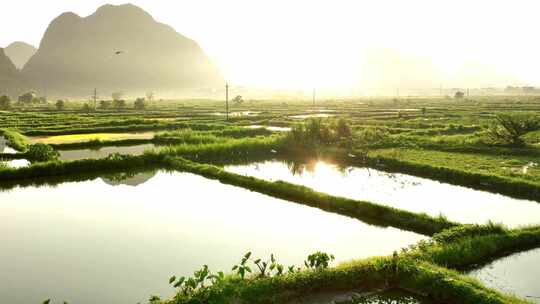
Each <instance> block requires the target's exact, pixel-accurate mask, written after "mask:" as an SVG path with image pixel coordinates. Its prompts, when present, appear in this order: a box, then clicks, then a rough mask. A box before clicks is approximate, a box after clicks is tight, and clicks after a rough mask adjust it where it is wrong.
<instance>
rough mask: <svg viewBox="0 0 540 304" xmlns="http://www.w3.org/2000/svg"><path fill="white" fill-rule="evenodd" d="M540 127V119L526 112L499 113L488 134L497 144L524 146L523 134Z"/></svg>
mask: <svg viewBox="0 0 540 304" xmlns="http://www.w3.org/2000/svg"><path fill="white" fill-rule="evenodd" d="M539 129H540V119H538V118H537V117H535V116H532V115H524V114H498V115H497V116H496V117H495V122H494V123H493V124H491V126H490V127H489V128H488V130H487V132H486V136H487V137H488V138H489V139H490V140H491V141H492V142H493V143H497V144H503V145H510V146H523V145H525V141H524V140H523V137H522V136H523V135H525V134H527V133H529V132H532V131H536V130H539Z"/></svg>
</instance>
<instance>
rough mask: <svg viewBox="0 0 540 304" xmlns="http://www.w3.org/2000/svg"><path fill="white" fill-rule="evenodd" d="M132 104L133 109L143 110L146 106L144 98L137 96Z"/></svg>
mask: <svg viewBox="0 0 540 304" xmlns="http://www.w3.org/2000/svg"><path fill="white" fill-rule="evenodd" d="M133 105H134V107H135V109H137V110H143V109H144V108H146V101H145V100H144V98H137V99H136V100H135V103H134V104H133Z"/></svg>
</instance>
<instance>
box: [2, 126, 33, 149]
mask: <svg viewBox="0 0 540 304" xmlns="http://www.w3.org/2000/svg"><path fill="white" fill-rule="evenodd" d="M0 136H3V137H4V138H5V139H6V140H7V141H8V142H9V145H10V146H11V147H12V148H13V149H15V150H17V151H20V152H24V151H26V149H27V147H28V141H27V138H26V137H25V136H23V135H22V134H21V133H19V132H17V131H16V130H13V129H0Z"/></svg>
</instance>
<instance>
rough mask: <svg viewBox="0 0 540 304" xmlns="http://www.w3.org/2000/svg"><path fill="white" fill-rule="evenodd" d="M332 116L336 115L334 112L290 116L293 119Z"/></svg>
mask: <svg viewBox="0 0 540 304" xmlns="http://www.w3.org/2000/svg"><path fill="white" fill-rule="evenodd" d="M332 116H334V114H328V113H317V114H303V115H292V116H289V117H290V118H293V119H307V118H328V117H332Z"/></svg>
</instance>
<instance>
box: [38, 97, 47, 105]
mask: <svg viewBox="0 0 540 304" xmlns="http://www.w3.org/2000/svg"><path fill="white" fill-rule="evenodd" d="M38 102H39V103H41V104H46V103H47V97H45V96H41V97H39V98H38Z"/></svg>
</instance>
